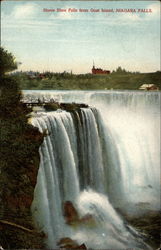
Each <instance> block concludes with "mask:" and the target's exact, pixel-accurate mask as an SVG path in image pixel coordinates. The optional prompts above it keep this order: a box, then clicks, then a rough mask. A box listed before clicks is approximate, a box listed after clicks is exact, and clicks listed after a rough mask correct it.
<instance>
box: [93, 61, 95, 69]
mask: <svg viewBox="0 0 161 250" xmlns="http://www.w3.org/2000/svg"><path fill="white" fill-rule="evenodd" d="M93 69H95V65H94V60H93Z"/></svg>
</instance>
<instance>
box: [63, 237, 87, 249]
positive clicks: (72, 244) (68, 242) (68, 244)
mask: <svg viewBox="0 0 161 250" xmlns="http://www.w3.org/2000/svg"><path fill="white" fill-rule="evenodd" d="M58 245H59V247H60V248H65V249H68V248H69V249H87V247H86V245H85V244H84V243H83V244H81V245H79V244H78V243H77V242H76V241H74V240H72V239H71V238H69V237H66V238H62V239H60V241H59V242H58Z"/></svg>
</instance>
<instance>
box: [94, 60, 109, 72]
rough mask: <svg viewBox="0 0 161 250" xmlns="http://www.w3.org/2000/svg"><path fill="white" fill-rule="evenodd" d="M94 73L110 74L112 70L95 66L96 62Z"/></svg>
mask: <svg viewBox="0 0 161 250" xmlns="http://www.w3.org/2000/svg"><path fill="white" fill-rule="evenodd" d="M92 74H94V75H98V74H102V75H107V74H110V71H109V70H103V69H101V68H95V66H94V63H93V68H92Z"/></svg>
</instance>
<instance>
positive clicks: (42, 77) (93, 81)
mask: <svg viewBox="0 0 161 250" xmlns="http://www.w3.org/2000/svg"><path fill="white" fill-rule="evenodd" d="M14 77H15V78H16V79H17V80H18V81H19V84H20V87H21V89H35V90H36V89H53V90H54V89H55V90H56V89H57V90H59V89H60V90H61V89H67V90H68V89H73V90H88V89H89V90H92V89H129V90H130V89H131V90H136V89H139V87H140V86H141V85H142V84H155V85H156V86H158V87H159V89H161V85H160V79H161V72H160V71H158V72H153V73H139V72H128V71H126V70H125V69H122V68H121V67H118V68H117V69H116V70H114V71H113V72H112V73H111V74H108V75H93V74H79V75H76V74H72V73H68V72H63V73H53V72H44V73H39V72H31V71H30V72H17V73H16V74H15V75H14Z"/></svg>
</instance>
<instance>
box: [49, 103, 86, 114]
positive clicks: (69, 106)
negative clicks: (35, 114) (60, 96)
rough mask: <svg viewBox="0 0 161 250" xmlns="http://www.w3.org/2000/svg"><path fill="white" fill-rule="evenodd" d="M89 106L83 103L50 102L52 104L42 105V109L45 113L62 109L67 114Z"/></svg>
mask: <svg viewBox="0 0 161 250" xmlns="http://www.w3.org/2000/svg"><path fill="white" fill-rule="evenodd" d="M88 107H89V106H88V105H87V104H84V103H74V102H72V103H58V102H52V103H46V104H45V105H44V108H45V110H46V111H56V110H58V109H62V110H65V111H68V112H73V111H78V110H80V109H81V108H88Z"/></svg>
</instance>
